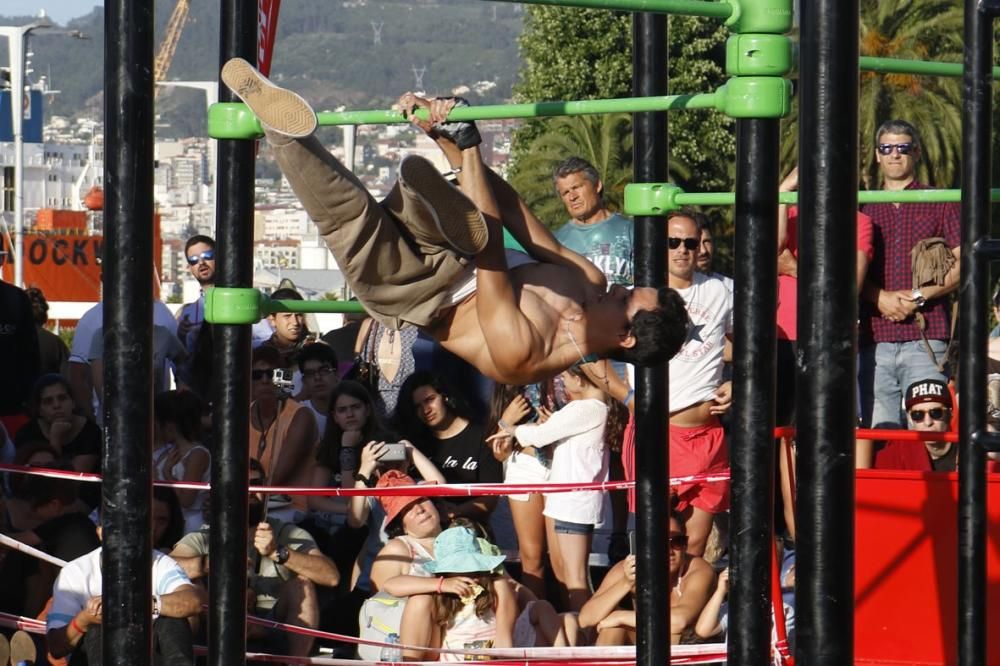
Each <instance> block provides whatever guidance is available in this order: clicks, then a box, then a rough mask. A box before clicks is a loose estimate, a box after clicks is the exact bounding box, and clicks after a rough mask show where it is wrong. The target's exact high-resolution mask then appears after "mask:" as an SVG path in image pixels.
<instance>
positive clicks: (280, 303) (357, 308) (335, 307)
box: [261, 300, 365, 316]
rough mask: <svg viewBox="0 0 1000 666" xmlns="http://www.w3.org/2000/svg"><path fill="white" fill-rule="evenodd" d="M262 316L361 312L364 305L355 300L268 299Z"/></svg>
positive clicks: (363, 309)
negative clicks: (291, 313) (292, 313)
mask: <svg viewBox="0 0 1000 666" xmlns="http://www.w3.org/2000/svg"><path fill="white" fill-rule="evenodd" d="M263 310H265V311H264V312H262V313H261V315H262V316H267V315H269V314H274V313H275V312H345V313H363V312H365V306H363V305H362V304H361V303H358V302H357V301H298V300H293V301H284V300H277V301H271V300H268V301H267V302H266V304H265V305H264V308H263Z"/></svg>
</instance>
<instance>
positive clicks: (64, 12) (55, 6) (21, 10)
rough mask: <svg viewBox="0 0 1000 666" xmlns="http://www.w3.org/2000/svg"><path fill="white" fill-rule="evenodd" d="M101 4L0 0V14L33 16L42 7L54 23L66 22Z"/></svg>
mask: <svg viewBox="0 0 1000 666" xmlns="http://www.w3.org/2000/svg"><path fill="white" fill-rule="evenodd" d="M103 4H104V0H0V14H5V15H8V16H10V15H14V14H17V15H19V16H21V15H25V14H28V15H31V16H35V15H37V14H38V10H39V9H44V10H45V13H46V14H48V15H49V17H50V18H51V19H52V20H53V21H55V22H56V23H66V21H69V20H70V19H75V18H77V17H80V16H84V15H86V14H89V13H90V10H91V9H93V8H94V7H95V6H97V5H103Z"/></svg>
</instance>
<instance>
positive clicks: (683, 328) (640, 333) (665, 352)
mask: <svg viewBox="0 0 1000 666" xmlns="http://www.w3.org/2000/svg"><path fill="white" fill-rule="evenodd" d="M688 321H689V320H688V314H687V305H686V304H685V303H684V299H683V298H682V297H681V295H680V294H678V293H677V292H676V291H674V290H673V289H671V288H670V287H660V288H659V289H657V291H656V308H655V309H653V310H640V311H639V312H637V313H636V314H635V316H634V317H632V335H634V336H635V345H634V346H633V347H631V348H629V349H625V348H619V349H616V350H615V351H613V352H612V353H610V354H608V356H609V357H610V358H613V359H615V360H616V361H626V362H628V363H632V364H633V365H640V366H650V365H656V364H658V363H666V362H667V361H669V360H670V359H672V358H673V357H674V355H675V354H676V353H677V352H678V351H680V349H681V347H682V346H683V345H684V341H685V340H687V333H688Z"/></svg>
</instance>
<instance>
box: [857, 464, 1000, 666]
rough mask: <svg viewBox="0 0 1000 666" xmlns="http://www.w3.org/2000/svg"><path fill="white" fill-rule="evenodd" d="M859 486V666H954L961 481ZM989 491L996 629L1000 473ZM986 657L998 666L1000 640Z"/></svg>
mask: <svg viewBox="0 0 1000 666" xmlns="http://www.w3.org/2000/svg"><path fill="white" fill-rule="evenodd" d="M856 487H857V521H856V527H857V543H856V546H855V552H856V557H855V567H856V572H855V590H856V592H855V602H856V614H855V663H858V664H876V663H878V664H949V665H950V664H956V663H957V647H956V641H957V639H956V637H957V633H958V591H957V589H958V571H957V566H958V529H957V525H956V522H957V517H958V475H957V474H943V473H924V472H896V471H891V472H890V471H881V470H879V471H876V470H859V471H858V473H857V486H856ZM987 492H988V497H989V500H988V503H987V505H988V507H989V536H988V539H989V542H988V543H989V546H988V555H987V570H988V574H987V582H986V585H988V588H987V609H988V611H987V612H988V617H989V623H990V626H993V627H997V626H1000V474H991V475H990V478H989V483H988V491H987ZM988 633H989V632H988ZM988 656H989V660H988V663H989V664H1000V640H995V639H992V638H991V640H989V645H988Z"/></svg>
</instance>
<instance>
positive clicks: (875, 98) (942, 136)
mask: <svg viewBox="0 0 1000 666" xmlns="http://www.w3.org/2000/svg"><path fill="white" fill-rule="evenodd" d="M962 21H963V14H962V7H961V4H960V3H956V2H954V0H896V1H895V2H886V1H885V0H861V34H860V50H861V55H865V56H876V57H882V58H906V59H915V60H938V61H946V62H961V61H962ZM961 105H962V95H961V80H960V79H956V78H943V77H929V76H916V75H910V74H882V73H877V72H862V73H861V90H860V96H859V109H858V110H859V116H858V132H859V145H860V150H861V176H862V180H863V181H864V182H865V184H866V186H867V187H869V188H877V187H878V166H877V164H876V163H875V157H874V154H875V145H874V144H875V136H874V134H875V130H876V128H877V127H878V125H879V124H881V123H882V122H884V121H886V120H889V119H892V118H901V119H904V120H907V121H909V122H910V123H911V124H913V125H914V126H915V127H916V128H917V129H919V130H920V132H921V138H922V139H923V147H924V151H923V159H922V160H921V163H920V165H919V167H918V171H917V178H918V180H921V181H923V182H928V183H932V184H934V185H936V186H938V187H950V186H954V185H956V184H957V182H958V179H959V175H960V162H961V146H962V118H961V108H962V106H961ZM782 133H783V141H782V154H781V158H782V164H783V168H784V171H787V170H788V169H790V168H791V166H792V165H793V164H795V162H796V161H797V159H798V155H797V153H798V101H797V100H796V102H795V104H794V105H793V107H792V113H791V115H789V116H788V117H787V118H786V119H785V120H784V122H783V123H782Z"/></svg>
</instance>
